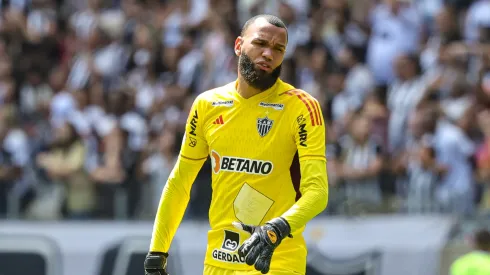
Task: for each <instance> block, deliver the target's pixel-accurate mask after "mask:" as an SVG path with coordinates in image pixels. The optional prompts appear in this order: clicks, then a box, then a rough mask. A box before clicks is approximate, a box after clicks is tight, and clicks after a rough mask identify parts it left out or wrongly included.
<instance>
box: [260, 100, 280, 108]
mask: <svg viewBox="0 0 490 275" xmlns="http://www.w3.org/2000/svg"><path fill="white" fill-rule="evenodd" d="M259 106H260V107H265V108H269V107H270V108H273V109H275V110H282V109H284V104H281V103H266V102H260V103H259Z"/></svg>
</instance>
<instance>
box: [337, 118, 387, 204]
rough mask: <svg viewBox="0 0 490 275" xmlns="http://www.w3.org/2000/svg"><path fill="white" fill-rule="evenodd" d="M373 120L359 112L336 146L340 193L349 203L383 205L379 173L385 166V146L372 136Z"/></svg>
mask: <svg viewBox="0 0 490 275" xmlns="http://www.w3.org/2000/svg"><path fill="white" fill-rule="evenodd" d="M370 124H371V123H370V121H369V120H368V119H367V118H365V117H363V116H362V115H359V114H356V115H355V116H354V118H353V119H352V121H351V123H350V125H349V126H350V127H349V128H350V129H349V130H350V133H349V134H348V135H345V136H343V137H341V138H340V139H339V140H338V142H337V144H336V145H335V153H334V155H335V157H334V162H335V165H336V169H335V170H336V171H337V177H338V179H339V180H340V182H339V183H340V184H341V188H340V189H341V192H342V193H344V196H345V200H346V203H348V204H367V205H371V206H375V207H377V206H380V205H381V203H382V193H381V189H380V182H379V174H380V172H381V168H382V154H383V153H382V149H381V148H382V147H381V145H380V144H379V143H378V142H377V141H376V138H374V137H372V136H370V134H369V133H370V132H371V131H370V129H371V125H370Z"/></svg>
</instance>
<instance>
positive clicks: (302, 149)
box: [294, 91, 326, 160]
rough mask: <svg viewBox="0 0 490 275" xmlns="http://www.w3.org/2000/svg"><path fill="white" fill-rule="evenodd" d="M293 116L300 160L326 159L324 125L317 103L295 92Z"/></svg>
mask: <svg viewBox="0 0 490 275" xmlns="http://www.w3.org/2000/svg"><path fill="white" fill-rule="evenodd" d="M294 96H296V97H297V98H296V99H297V100H298V101H297V104H296V106H297V107H296V108H295V113H294V114H295V116H294V131H295V134H294V139H295V142H296V146H297V148H298V156H299V158H300V160H301V159H326V157H325V153H326V150H325V146H326V145H325V124H324V119H323V114H322V110H321V108H320V104H319V103H318V101H317V100H316V99H315V98H313V97H312V96H311V95H309V94H307V93H306V92H302V91H297V92H295V95H294Z"/></svg>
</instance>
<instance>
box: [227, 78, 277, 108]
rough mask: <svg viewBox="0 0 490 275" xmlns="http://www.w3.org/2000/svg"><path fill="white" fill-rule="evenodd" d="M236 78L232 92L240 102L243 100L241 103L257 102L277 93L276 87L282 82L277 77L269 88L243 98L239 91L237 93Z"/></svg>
mask: <svg viewBox="0 0 490 275" xmlns="http://www.w3.org/2000/svg"><path fill="white" fill-rule="evenodd" d="M238 81H239V80H238V79H237V80H236V81H235V84H234V86H233V90H234V94H235V97H236V99H237V100H238V101H240V102H243V103H255V102H258V101H260V100H262V99H265V98H267V97H268V96H270V95H272V94H276V93H277V89H278V88H279V87H281V84H282V83H283V82H282V80H281V79H279V78H278V79H277V81H276V83H274V85H273V86H272V87H270V88H269V89H267V90H265V91H263V92H261V93H259V94H256V95H254V96H252V97H250V98H243V97H242V96H241V95H240V94H239V93H238V90H237V88H238Z"/></svg>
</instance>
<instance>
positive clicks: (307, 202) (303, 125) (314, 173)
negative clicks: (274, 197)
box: [282, 92, 328, 232]
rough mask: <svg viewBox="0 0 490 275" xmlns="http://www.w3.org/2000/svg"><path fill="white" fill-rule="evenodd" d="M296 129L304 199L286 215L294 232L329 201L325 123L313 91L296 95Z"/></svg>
mask: <svg viewBox="0 0 490 275" xmlns="http://www.w3.org/2000/svg"><path fill="white" fill-rule="evenodd" d="M296 95H297V96H298V98H299V99H300V100H299V101H297V102H298V103H299V104H298V107H297V108H295V113H294V114H295V117H294V120H295V121H294V131H295V141H296V146H297V148H298V157H299V163H300V172H301V181H300V186H299V190H300V192H301V197H300V199H299V200H298V201H297V202H296V203H295V204H294V205H293V206H292V207H291V208H290V209H289V210H288V211H286V213H284V214H283V215H282V217H283V218H285V219H286V220H287V221H288V222H289V225H290V226H291V232H294V231H296V230H298V229H300V228H302V227H304V226H305V225H306V224H307V223H308V222H309V221H310V220H311V219H312V218H314V217H315V216H316V215H318V214H319V213H321V212H322V211H323V210H324V209H325V208H326V207H327V203H328V178H327V163H326V157H325V125H324V120H323V115H322V111H321V108H320V104H318V101H317V100H316V99H315V98H313V97H312V96H310V95H309V94H307V93H305V92H302V93H297V94H296Z"/></svg>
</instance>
